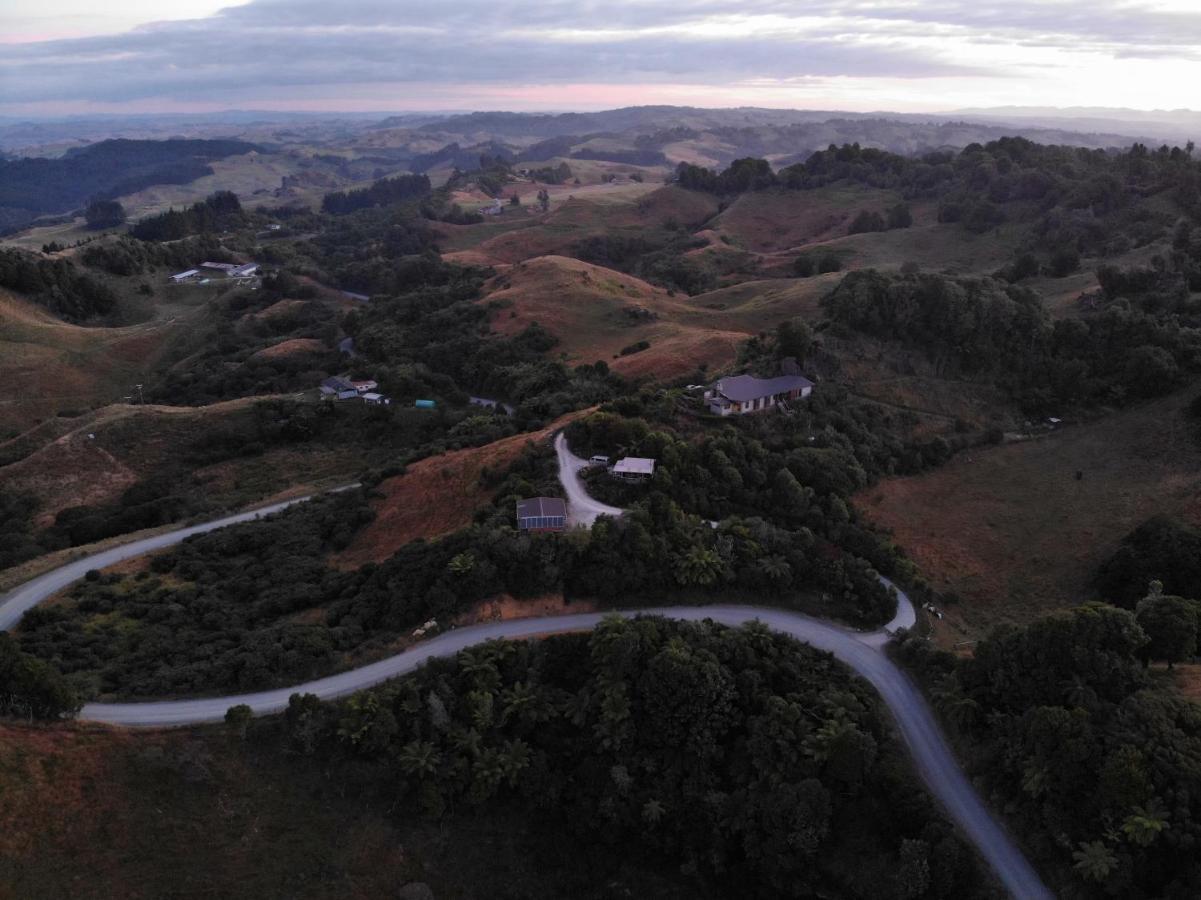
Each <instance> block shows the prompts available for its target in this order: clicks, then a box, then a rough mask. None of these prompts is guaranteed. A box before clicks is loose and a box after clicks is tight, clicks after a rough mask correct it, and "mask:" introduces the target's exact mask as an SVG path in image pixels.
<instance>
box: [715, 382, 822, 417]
mask: <svg viewBox="0 0 1201 900" xmlns="http://www.w3.org/2000/svg"><path fill="white" fill-rule="evenodd" d="M811 393H813V382H812V381H810V380H809V379H808V378H806V377H805V376H804V375H777V376H776V377H775V378H756V377H755V376H754V375H732V376H729V377H727V378H722V379H721V380H719V381H718V382H717V383H716V384H714V385H713V387H711V388H709V390H707V391H705V404H706V405H707V406H708V407H709V412H711V413H713V414H714V415H717V416H741V415H746V414H747V413H753V412H762V411H763V410H765V409H775V408H776V407H778V406H780V405H781V404H782V403H786V402H787V401H789V400H800V399H803V398H805V397H808V396H809V395H810V394H811Z"/></svg>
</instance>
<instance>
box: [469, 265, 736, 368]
mask: <svg viewBox="0 0 1201 900" xmlns="http://www.w3.org/2000/svg"><path fill="white" fill-rule="evenodd" d="M489 287H490V291H489V293H488V294H487V296H486V298H485V301H484V302H498V303H500V304H501V306H500V308H498V309H497V310H496V312H495V313H494V314H493V317H492V327H493V329H494V330H495V331H498V332H500V333H502V334H515V333H517V332H520V331H521V330H523V329H524V328H526V327H527V326H528V325H530V324H531V323H533V322H537V323H539V324H540V325H542V326H543V327H544V328H546V329H547V330H548V331H550V332H551V334H553V335H555V336H556V337H557V338H558V339H559V344H558V345H557V346H555V347H554V348H553V350H552V351H551V353H552V354H553V355H562V356H563V358H564V359H565V361H566V362H568V363H569V364H573V365H578V364H581V363H592V362H595V361H597V360H603V361H605V362H607V363H608V364H609V365H610V366H611V367H612V368H613V369H615V370H616V371H619V372H622V373H624V374H627V375H632V376H643V375H649V376H654V377H658V378H671V377H676V376H679V375H684V374H687V373H689V372H692V371H694V370H695V369H696V367H697V366H698V365H701V364H705V365H708V366H710V367H721V366H724V365H728V364H730V363H731V362H733V361H734V359H735V356H736V355H737V348H738V344H739V343H741V342H742V341H743V340H745V339H746V338H747V337H748V336H749V335H748V333H747V332H746V331H743V330H739V329H734V328H728V327H726V325H725V323H723V322H722V321H720V320H719V318H718V317H717V316H716V315H715V314H708V315H707V314H706V313H707V312H708V311H707V310H705V309H703V308H700V307H693V306H691V305H690V304H689V302H688V298H687V297H685V296H683V295H678V296H675V297H673V296H671V295H669V294H668V292H667V291H665V290H663V289H662V288H657V287H654V286H652V285H650V284H648V283H647V282H645V281H642V280H641V279H638V278H635V277H633V276H630V275H625V274H623V273H621V272H616V271H614V270H612V269H606V268H604V267H602V266H594V265H591V264H590V263H584V262H580V261H579V260H576V259H572V258H570V257H565V256H544V257H539V258H537V259H531V260H529V261H527V262H523V263H519V264H517V265H515V266H513V267H511V268H510V269H509V270H507V271H506V272H505V273H504V274H502V275H499V276H497V278H495V279H494V280H493V282H492V283H491V285H490V286H489ZM643 340H645V341H648V342H649V343H650V348H649V349H648V350H645V351H643V352H641V353H637V354H633V355H629V356H621V355H620V353H621V350H622V349H623V348H624V347H628V346H629V345H631V344H634V343H636V342H638V341H643Z"/></svg>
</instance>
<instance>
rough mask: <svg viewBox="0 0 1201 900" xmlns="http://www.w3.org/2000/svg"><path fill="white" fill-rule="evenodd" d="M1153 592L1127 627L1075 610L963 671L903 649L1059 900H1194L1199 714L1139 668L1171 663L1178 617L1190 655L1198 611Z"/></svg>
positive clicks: (1200, 794) (1115, 615)
mask: <svg viewBox="0 0 1201 900" xmlns="http://www.w3.org/2000/svg"><path fill="white" fill-rule="evenodd" d="M1157 591H1158V587H1156V586H1154V585H1153V586H1152V594H1151V595H1150V596H1149V597H1148V600H1147V602H1145V603H1143V604H1140V607H1139V612H1138V614H1137V618H1136V616H1135V615H1134V614H1132V613H1130V612H1127V611H1125V610H1121V609H1116V608H1114V607H1109V606H1086V607H1082V608H1079V609H1076V610H1072V611H1069V612H1064V613H1060V614H1057V615H1053V616H1051V617H1048V618H1046V619H1042V620H1039V621H1037V622H1034V623H1033V624H1030V625H1028V626H1026V627H1024V628H1019V627H1015V626H1005V627H1003V628H1001V629H999V630H998V631H996V632H995V633H994V634H993V635H992V636H990V637H989V638H988V639H986V640H984V641H981V642H980V644H979V645H978V646H977V648H976V651H975V653H974V654H973V655H972V656H971V657H970V658H966V659H964V658H959V657H956V656H954V655H952V654H950V653H946V652H942V651H936V650H934V649H932V648H931V647H930V645H929V644H927V643H925V642H923V641H920V640H918V639H912V640H910V641H908V642H906V643H905V644H904V645H903V647H902V648H901V650H900V654H901V656H902V657H903V658H904V659H905V660H906V661H907V662H908V664H909V665H911V666H912V667H914V669H915V670H916V671H917V672H919V673H920V675H921V677H922V678H923V680H924V681H925V682H926V684H927V686H928V688H929V689H930V692H931V694H932V696H933V697H934V700H935V703H936V705H937V707H938V708H939V710H940V712H941V713H942V714H943V719H944V722H945V723H946V724H947V725H948V727H950V728H952V729H953V730H954V732H955V734H956V735H957V737H958V738H959V742H960V744H961V749H962V750H963V751H964V753H965V754H966V757H967V765H968V768H969V770H971V771H973V772H975V773H977V775H978V776H979V778H980V779H981V781H982V782H983V783H984V784H986V785H987V786H988V787H989V789H990V790H991V791H992V792H993V795H994V798H995V802H996V804H997V805H998V806H1003V807H1004V808H1005V809H1006V810H1007V811H1008V812H1009V814H1010V816H1011V817H1013V820H1014V822H1015V827H1016V829H1017V830H1018V831H1019V832H1020V833H1021V834H1022V835H1023V836H1024V838H1025V841H1026V842H1027V844H1028V845H1029V846H1030V848H1031V849H1032V850H1033V851H1034V853H1035V855H1036V857H1037V858H1040V859H1042V860H1043V861H1045V862H1046V863H1047V864H1048V865H1049V866H1051V867H1054V868H1057V869H1059V870H1060V871H1061V872H1062V876H1061V878H1060V879H1059V880H1060V882H1061V884H1062V886H1063V889H1062V890H1061V892H1060V896H1063V897H1065V898H1086V897H1097V896H1114V897H1129V898H1152V897H1173V898H1174V897H1179V898H1184V897H1195V896H1197V893H1198V891H1199V890H1201V865H1199V864H1198V860H1197V856H1196V854H1195V853H1194V848H1195V847H1196V845H1197V842H1198V840H1201V805H1199V803H1201V710H1199V709H1198V707H1197V704H1196V702H1195V701H1193V700H1190V699H1187V698H1185V697H1183V696H1181V695H1180V694H1179V693H1178V692H1177V691H1176V689H1175V688H1174V687H1171V686H1167V685H1163V684H1162V683H1160V682H1157V681H1156V680H1155V679H1153V678H1151V677H1150V676H1149V675H1148V674H1147V672H1146V671H1145V669H1144V665H1145V662H1146V660H1147V659H1149V658H1167V659H1169V660H1171V659H1172V658H1174V656H1173V654H1175V652H1176V651H1177V649H1178V638H1179V636H1180V635H1181V634H1182V633H1184V632H1185V630H1186V629H1182V628H1181V627H1180V625H1181V624H1182V623H1181V621H1180V619H1179V618H1178V616H1179V615H1180V608H1181V607H1182V606H1183V607H1184V609H1185V610H1186V611H1191V637H1192V640H1193V641H1194V650H1195V640H1196V608H1197V607H1196V604H1193V603H1190V602H1189V601H1184V600H1182V599H1181V598H1179V597H1171V596H1167V595H1162V594H1159V593H1157ZM1183 618H1184V619H1185V620H1186V621H1187V620H1188V618H1189V617H1188V616H1185V617H1183Z"/></svg>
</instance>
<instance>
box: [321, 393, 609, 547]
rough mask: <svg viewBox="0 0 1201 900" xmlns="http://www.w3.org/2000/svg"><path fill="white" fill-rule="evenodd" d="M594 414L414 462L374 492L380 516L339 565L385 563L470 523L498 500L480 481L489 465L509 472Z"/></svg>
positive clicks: (375, 508) (578, 414) (358, 536)
mask: <svg viewBox="0 0 1201 900" xmlns="http://www.w3.org/2000/svg"><path fill="white" fill-rule="evenodd" d="M589 412H591V410H581V411H579V412H575V413H569V414H568V415H565V416H562V417H560V418H559V419H557V420H556V421H554V422H552V423H551V424H550V425H548V426H547V427H546V428H544V429H542V430H541V431H534V432H527V433H524V434H516V435H513V436H512V437H507V438H503V439H501V440H499V441H494V442H493V443H491V444H485V445H483V446H482V447H471V448H469V449H466V450H451V451H449V452H447V453H442V454H440V455H438V456H431V457H427V458H426V459H422V460H418V461H417V462H415V463H413V464H412V465H411V466H409V467H408V468H407V470H406V472H405V473H404V474H403V475H397V476H394V477H392V478H388V479H385V480H384V481H382V482H380V483H379V484H378V485H377V486H376V488H375V491H374V492H373V493H374V494H375V495H376V496H377V499H375V500H373V501H372V509H373V511H374V512H375V519H374V520H373V521H372V522H370V523H368V524H367V525H365V526H364V527H363V528H362V529H360V530H359V531H358V532H357V533H356V534H355V537H354V541H353V542H352V543H351V544H350V546H349V547H347V548H346V550H344V551H343V552H341V553H340V554H338V556H337V557H336V558H335V559H334V564H335V565H337V566H342V567H346V568H356V567H358V566H361V565H363V564H364V563H368V562H374V563H381V562H383V561H384V560H386V559H388V558H389V557H390V556H392V554H394V553H395V552H396V551H397V550H399V549H400V548H401V547H402V546H404V545H405V544H407V543H409V542H410V541H413V540H417V539H418V538H425V539H427V540H428V539H431V538H436V537H439V536H441V535H444V534H449V533H450V532H452V531H455V530H457V529H459V528H464V527H466V526H467V525H469V524H471V519H472V515H473V514H474V513H475V511H476V510H477V509H480V508H482V507H484V506H485V505H487V504H488V503H489V502H490V501H491V500H492V492H491V491H489V490H488V489H487V488H485V487H484V486H483V485H482V484H481V483H480V475H481V473H482V472H483V470H484V469H485V468H488V469H491V470H492V471H503V470H504V469H505V468H507V467H508V466H509V465H511V464H512V463H513V462H514V461H515V460H516V459H517V458H518V457H519V456H520V455H521V453H522V451H523V450H524V449H525V447H526V445H527V444H528V443H531V442H535V443H536V442H538V441H544V440H548V439H549V438H550V436H551V435H552V434H554V433H555V432H556V431H558V430H559V429H561V428H563V427H564V426H565V425H567V424H568V423H569V422H571V421H573V420H575V419H578V418H580V417H581V416H584V415H587V414H588V413H589Z"/></svg>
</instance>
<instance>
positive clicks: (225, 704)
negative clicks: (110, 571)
mask: <svg viewBox="0 0 1201 900" xmlns="http://www.w3.org/2000/svg"><path fill="white" fill-rule="evenodd" d="M555 447H556V451H557V452H558V455H559V463H560V477H561V478H562V481H563V485H564V488H565V489H566V491H567V494H568V497H569V498H570V500H571V503H572V505H573V506H574V507H575V508H576V510H577V516H578V519H577V521H580V522H581V523H586V522H591V521H592V520H594V519H595V518H596V516H597V515H601V514H608V515H620V514H621V510H620V509H616V508H615V507H611V506H606V505H604V504H602V503H597V502H596V501H594V500H593V499H592V498H591V497H589V496H588V494H587V493H586V492H585V491H584V489H583V486H582V485H581V483H580V481H579V478H578V475H577V473H578V472H579V469H580V468H581V467H582V466H583V465H584V462H583V460H580V459H578V458H577V457H574V456H572V455H571V453H570V451H569V450H568V449H567V445H566V442H564V441H563V438H562V435H560V436H559V438H558V439H557V440H556V442H555ZM307 499H309V498H308V497H301V498H297V499H295V500H290V501H286V502H284V503H277V504H273V505H272V506H268V507H265V508H263V509H259V510H255V511H252V512H247V513H242V514H239V515H235V516H228V517H226V518H224V519H218V520H216V521H214V522H208V523H205V524H203V525H196V526H193V527H191V528H183V529H180V530H178V531H173V532H170V533H168V534H162V535H157V536H155V537H152V538H146V539H145V540H141V541H136V542H134V543H131V544H126V545H124V546H121V547H114V548H113V549H111V550H106V551H104V552H102V553H97V554H95V555H93V556H89V557H86V558H84V559H79V560H76V561H74V562H72V563H68V564H67V565H65V566H62V567H61V568H58V569H55V570H53V571H51V572H48V573H46V574H45V575H42V576H40V577H38V578H36V579H34V580H33V581H30V582H27V583H26V584H24V585H22V586H21V587H19V588H17V589H16V590H15V591H13V592H12V593H11V594H9V595H8V596H7V597H5V598H3V600H0V629H5V628H9V627H11V626H12V625H14V624H15V623H16V622H17V621H18V620H19V619H20V618H21V615H22V614H23V613H24V612H25V611H26V610H28V609H30V608H32V607H33V606H35V605H36V604H37V603H39V602H40V601H41V600H43V599H45V598H46V597H49V596H50V595H51V594H53V593H55V592H57V591H58V590H61V589H62V588H63V587H65V586H66V585H68V584H70V583H71V582H73V581H75V580H77V579H79V578H81V577H83V575H84V573H85V572H87V571H88V570H89V569H96V568H102V567H104V566H108V565H112V564H113V563H116V562H119V561H121V560H124V559H129V558H131V557H134V556H139V555H142V554H145V553H148V552H151V551H153V550H158V549H161V548H163V547H167V546H170V545H171V544H175V543H178V542H179V541H182V540H183V539H184V538H186V537H188V536H190V535H193V534H201V533H203V532H205V531H212V530H214V529H216V528H221V527H223V526H225V525H232V524H235V523H237V522H245V521H248V520H250V519H254V518H257V517H259V516H264V515H268V514H270V513H272V512H278V511H279V510H281V509H284V508H286V507H288V506H290V505H292V504H294V503H300V502H303V501H304V500H307ZM897 606H898V612H897V616H896V617H895V618H894V619H893V621H892V622H890V623H889V624H888V626H886V627H885V629H882V630H881V631H879V632H873V633H870V634H863V633H859V632H854V631H851V630H849V629H845V628H841V627H839V626H836V625H832V624H829V623H826V622H822V621H819V620H817V619H813V618H810V617H808V616H804V615H801V614H799V613H793V612H787V611H784V610H779V609H770V608H766V607H753V606H701V607H676V606H673V607H664V608H648V609H642V610H629V611H625V612H623V613H622V615H625V616H634V615H644V614H645V615H662V616H668V617H671V618H676V619H684V620H688V621H698V620H703V619H712V620H713V621H715V622H719V623H722V624H724V625H731V626H737V625H742V624H744V623H746V622H750V621H753V620H758V621H760V622H763V623H764V624H766V625H768V626H769V627H771V628H773V629H775V630H777V631H780V632H782V633H784V634H787V635H790V636H792V637H794V638H797V639H798V640H801V641H804V642H806V643H808V644H811V645H812V646H814V647H817V648H818V649H820V650H825V651H828V652H830V653H832V654H833V655H834V656H835V657H837V658H838V659H840V660H842V661H843V662H844V663H846V664H847V665H848V666H850V667H851V668H852V669H854V670H855V671H856V672H858V673H859V674H860V675H862V676H863V677H864V678H866V679H867V680H868V681H869V682H870V683H871V684H872V685H873V686H874V687H875V688H876V690H877V691H878V692H879V693H880V696H881V698H882V699H883V701H884V703H885V704H886V705H887V706H888V708H889V710H890V711H891V713H892V715H893V718H894V720H895V722H896V725H897V729H898V731H899V732H900V734H901V736H902V738H903V739H904V741H905V744H906V745H907V746H908V747H909V750H910V752H911V753H912V755H913V759H914V764H915V766H916V768H917V771H918V773H919V775H920V776H921V778H922V780H923V781H924V782H925V783H926V784H927V786H928V787H929V788H930V791H931V793H933V794H934V796H935V797H937V798H938V799H939V801H941V803H942V804H943V806H944V807H945V809H946V810H947V813H948V814H949V815H950V817H951V819H952V820H953V821H954V822H955V823H956V824H957V825H958V826H959V827H960V829H961V830H962V831H963V833H964V834H965V835H966V836H967V837H968V839H969V840H971V841H972V842H973V843H974V844H975V845H976V847H977V848H979V850H980V853H981V854H982V855H983V856H984V858H985V859H986V860H987V861H988V863H989V864H990V865H991V866H992V868H993V870H994V871H995V872H996V873H997V875H998V877H999V878H1000V879H1001V881H1002V882H1003V883H1004V884H1005V886H1006V887H1007V888H1008V889H1009V891H1010V892H1011V893H1012V894H1013V895H1014V896H1015V897H1018V898H1022V900H1027V898H1030V900H1042V898H1050V897H1051V893H1050V892H1049V891H1048V890H1047V888H1046V887H1045V886H1044V885H1043V884H1042V882H1041V881H1040V879H1039V877H1038V873H1037V872H1035V871H1034V869H1033V868H1032V867H1031V866H1030V864H1029V863H1028V862H1027V861H1026V859H1025V857H1024V856H1023V855H1022V853H1021V851H1020V850H1019V849H1018V848H1017V846H1016V845H1015V844H1014V843H1013V841H1012V840H1011V839H1010V838H1009V836H1008V835H1007V834H1006V833H1005V831H1004V829H1003V828H1001V826H1000V825H999V824H998V823H997V821H996V820H995V819H994V818H993V817H992V815H991V813H990V812H989V810H988V809H987V807H985V806H984V804H983V802H982V801H981V800H980V798H979V796H978V795H977V794H976V792H975V790H974V789H973V787H972V785H971V783H970V782H968V780H967V778H966V777H965V776H964V774H963V772H962V770H961V769H960V768H959V766H958V764H957V762H956V760H955V757H954V756H953V755H952V753H951V751H950V748H949V747H948V746H947V743H946V741H945V740H944V739H943V736H942V732H941V731H940V730H939V727H938V724H937V723H936V721H935V719H934V716H933V714H932V713H931V712H930V708H929V707H928V706H927V705H926V702H925V700H924V699H923V698H922V696H921V693H920V692H919V691H918V690H917V688H916V687H915V686H914V685H913V683H912V682H911V681H910V680H909V678H908V676H907V675H906V674H905V673H904V672H902V671H901V670H900V669H898V668H897V667H896V666H895V665H894V664H893V663H892V662H891V661H890V660H889V659H888V657H887V656H885V655H884V654H883V653H881V652H880V646H881V645H882V644H883V643H884V642H885V641H886V640H887V636H888V630H889V629H893V628H896V627H900V626H901V625H912V624H913V615H914V613H913V606H912V604H911V603H910V602H909V600H908V598H907V597H905V595H904V593H903V592H899V596H898V604H897ZM600 619H601V614H599V613H591V614H577V615H570V616H549V617H545V618H536V619H518V620H513V621H508V622H492V623H488V624H483V625H474V626H470V627H467V628H460V629H456V630H454V631H449V632H446V633H444V634H441V635H438V636H437V637H434V638H431V639H430V640H428V641H424V642H422V643H421V644H419V645H417V646H415V647H412V648H410V649H409V650H407V651H405V652H404V653H400V654H398V655H396V656H392V657H389V658H388V659H383V660H380V661H379V662H376V663H372V664H371V665H368V666H363V667H361V668H358V669H353V670H351V671H349V672H343V673H341V674H338V675H331V676H330V677H328V678H321V679H318V680H316V681H310V682H307V683H305V684H300V685H295V686H293V687H289V688H282V689H280V690H274V691H260V692H258V693H254V694H242V695H235V696H227V697H212V698H205V699H197V700H172V701H161V702H151V703H90V704H88V705H87V706H85V707H84V708H83V709H82V710H81V711H80V714H79V717H80V718H81V719H86V720H90V721H96V722H106V723H110V724H114V725H126V726H172V725H192V724H198V723H202V722H214V721H219V720H221V719H222V718H223V717H224V715H225V712H226V710H228V709H229V707H231V706H234V705H237V704H241V703H244V704H246V705H247V706H249V707H250V708H251V709H252V710H253V711H254V712H255V713H257V714H259V715H263V714H268V713H277V712H280V711H281V710H283V709H284V708H285V707H286V706H287V704H288V697H289V696H291V695H292V694H293V693H309V694H315V695H317V696H318V697H321V698H322V699H332V698H335V697H343V696H346V695H347V694H352V693H354V692H355V691H359V690H363V689H364V688H368V687H372V686H373V685H377V684H380V683H381V682H383V681H386V680H387V679H389V678H395V677H396V676H398V675H404V674H406V673H408V672H412V671H413V670H414V669H416V668H417V667H418V666H420V665H421V664H422V663H424V662H426V661H427V660H429V659H432V658H434V657H442V656H452V655H454V654H456V653H458V652H460V651H461V650H464V649H466V648H467V647H470V646H472V645H474V644H477V643H479V642H481V641H486V640H492V639H497V638H510V639H511V638H526V637H531V636H534V635H538V634H551V633H555V632H561V631H572V630H579V629H587V628H592V627H593V626H595V625H596V624H597V623H598V622H599V621H600Z"/></svg>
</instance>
